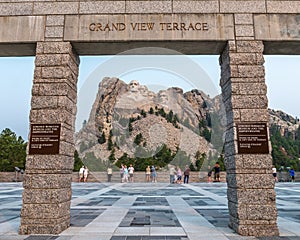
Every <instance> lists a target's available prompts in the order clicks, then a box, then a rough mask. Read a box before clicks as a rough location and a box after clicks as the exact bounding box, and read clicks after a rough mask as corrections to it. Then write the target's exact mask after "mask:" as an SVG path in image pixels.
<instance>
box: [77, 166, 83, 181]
mask: <svg viewBox="0 0 300 240" xmlns="http://www.w3.org/2000/svg"><path fill="white" fill-rule="evenodd" d="M83 173H84V166H82V167H81V168H80V169H79V180H78V182H81V181H82V180H83Z"/></svg>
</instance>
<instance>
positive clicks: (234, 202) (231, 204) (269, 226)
mask: <svg viewBox="0 0 300 240" xmlns="http://www.w3.org/2000/svg"><path fill="white" fill-rule="evenodd" d="M263 47H264V46H263V42H262V41H253V40H252V41H251V40H239V41H229V42H228V44H227V46H226V48H225V50H224V51H223V53H222V54H221V56H220V65H221V81H220V85H221V87H222V98H223V102H224V105H225V108H226V117H227V127H226V135H225V166H226V171H227V184H228V189H227V197H228V208H229V214H230V222H229V226H230V227H231V228H233V229H234V230H235V231H236V232H237V233H239V234H241V235H245V236H277V235H279V232H278V227H277V209H276V203H275V200H276V196H275V191H274V178H273V176H272V171H271V169H272V156H271V144H270V139H269V131H268V121H269V116H268V100H267V96H266V94H267V87H266V84H265V70H264V66H263V64H264V57H263Z"/></svg>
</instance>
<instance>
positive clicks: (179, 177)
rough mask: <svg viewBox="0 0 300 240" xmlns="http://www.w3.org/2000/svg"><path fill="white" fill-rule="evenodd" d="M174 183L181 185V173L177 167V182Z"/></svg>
mask: <svg viewBox="0 0 300 240" xmlns="http://www.w3.org/2000/svg"><path fill="white" fill-rule="evenodd" d="M176 183H179V184H181V183H182V171H181V168H180V167H179V166H177V181H176Z"/></svg>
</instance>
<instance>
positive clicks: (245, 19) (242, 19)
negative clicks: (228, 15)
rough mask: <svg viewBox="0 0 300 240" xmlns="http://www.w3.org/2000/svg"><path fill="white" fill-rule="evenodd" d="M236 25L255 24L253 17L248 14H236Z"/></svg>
mask: <svg viewBox="0 0 300 240" xmlns="http://www.w3.org/2000/svg"><path fill="white" fill-rule="evenodd" d="M234 23H235V24H253V15H252V14H250V13H248V14H238V13H237V14H234Z"/></svg>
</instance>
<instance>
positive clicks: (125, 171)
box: [123, 165, 128, 182]
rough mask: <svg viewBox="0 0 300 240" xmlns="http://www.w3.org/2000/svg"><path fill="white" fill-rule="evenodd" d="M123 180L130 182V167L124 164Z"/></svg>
mask: <svg viewBox="0 0 300 240" xmlns="http://www.w3.org/2000/svg"><path fill="white" fill-rule="evenodd" d="M123 182H128V169H127V166H126V165H124V179H123Z"/></svg>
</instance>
